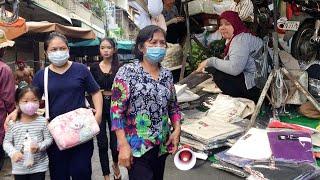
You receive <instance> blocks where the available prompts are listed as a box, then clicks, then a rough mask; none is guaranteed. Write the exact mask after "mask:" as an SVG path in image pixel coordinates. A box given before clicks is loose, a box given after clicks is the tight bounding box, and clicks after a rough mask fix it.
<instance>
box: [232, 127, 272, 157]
mask: <svg viewBox="0 0 320 180" xmlns="http://www.w3.org/2000/svg"><path fill="white" fill-rule="evenodd" d="M227 154H230V155H234V156H238V157H242V158H247V159H253V160H266V159H269V158H270V157H271V148H270V143H269V139H268V135H267V130H265V129H256V128H251V129H250V130H249V131H248V132H247V133H246V134H245V135H244V136H242V137H241V138H240V139H239V140H238V141H237V142H236V143H235V144H234V145H233V146H232V147H231V148H230V149H229V150H228V151H227Z"/></svg>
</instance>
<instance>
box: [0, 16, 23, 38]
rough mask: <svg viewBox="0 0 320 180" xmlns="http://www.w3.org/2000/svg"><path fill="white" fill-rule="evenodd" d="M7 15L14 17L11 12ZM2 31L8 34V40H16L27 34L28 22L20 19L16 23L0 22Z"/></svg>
mask: <svg viewBox="0 0 320 180" xmlns="http://www.w3.org/2000/svg"><path fill="white" fill-rule="evenodd" d="M6 13H7V14H9V15H12V13H11V12H9V11H6ZM0 29H2V30H3V31H4V32H5V33H6V37H7V39H9V40H12V39H15V38H17V37H19V36H21V35H23V34H24V33H26V32H27V27H26V20H25V19H24V18H21V17H19V18H18V19H17V20H16V21H15V22H14V23H6V22H2V21H0Z"/></svg>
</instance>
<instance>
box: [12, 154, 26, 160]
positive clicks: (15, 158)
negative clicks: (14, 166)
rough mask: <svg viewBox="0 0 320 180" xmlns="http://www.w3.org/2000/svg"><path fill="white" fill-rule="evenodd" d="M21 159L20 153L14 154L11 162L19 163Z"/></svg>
mask: <svg viewBox="0 0 320 180" xmlns="http://www.w3.org/2000/svg"><path fill="white" fill-rule="evenodd" d="M22 159H23V154H22V153H21V152H16V153H14V154H13V156H12V161H13V162H18V161H21V160H22Z"/></svg>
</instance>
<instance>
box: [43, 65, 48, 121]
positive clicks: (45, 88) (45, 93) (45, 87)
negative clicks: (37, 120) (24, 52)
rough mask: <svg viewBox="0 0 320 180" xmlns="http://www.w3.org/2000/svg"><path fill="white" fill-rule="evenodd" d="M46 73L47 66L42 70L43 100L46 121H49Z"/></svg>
mask: <svg viewBox="0 0 320 180" xmlns="http://www.w3.org/2000/svg"><path fill="white" fill-rule="evenodd" d="M48 71H49V67H48V66H47V67H46V68H45V69H44V85H43V88H44V99H45V109H46V119H47V120H48V119H49V94H48Z"/></svg>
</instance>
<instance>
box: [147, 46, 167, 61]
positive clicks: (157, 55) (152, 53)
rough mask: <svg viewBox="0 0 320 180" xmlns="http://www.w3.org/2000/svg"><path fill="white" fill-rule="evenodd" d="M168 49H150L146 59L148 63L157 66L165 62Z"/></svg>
mask: <svg viewBox="0 0 320 180" xmlns="http://www.w3.org/2000/svg"><path fill="white" fill-rule="evenodd" d="M166 51H167V49H166V48H164V47H148V48H147V53H146V55H145V56H146V57H147V59H148V61H150V62H151V63H153V64H157V63H159V62H160V61H162V60H163V58H164V57H165V55H166Z"/></svg>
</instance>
